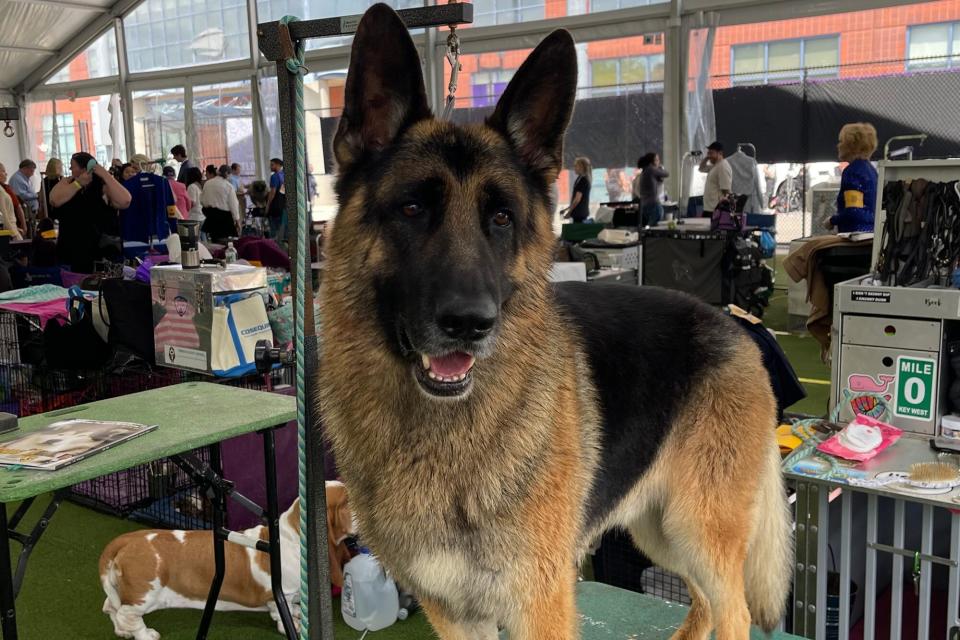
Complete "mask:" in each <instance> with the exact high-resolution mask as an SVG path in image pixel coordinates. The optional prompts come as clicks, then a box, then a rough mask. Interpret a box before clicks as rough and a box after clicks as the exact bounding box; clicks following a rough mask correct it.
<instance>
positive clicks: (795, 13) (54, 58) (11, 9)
mask: <svg viewBox="0 0 960 640" xmlns="http://www.w3.org/2000/svg"><path fill="white" fill-rule="evenodd" d="M142 1H143V0H0V16H3V18H2V20H0V90H12V91H14V92H15V93H17V94H22V93H26V92H28V91H30V90H31V89H32V88H33V87H35V86H36V84H37V83H38V82H42V80H43V79H44V78H45V77H48V76H49V75H50V73H52V72H53V71H55V70H56V69H57V68H59V67H60V66H62V65H63V64H66V63H67V62H68V61H69V60H70V59H71V58H72V57H73V56H75V55H77V54H78V53H79V52H80V51H82V50H83V48H84V47H85V46H87V45H88V44H89V43H90V42H92V41H93V40H94V39H95V38H96V37H97V36H99V35H100V34H101V33H102V32H103V31H104V30H105V29H106V28H108V27H109V24H110V22H111V20H112V19H113V18H115V17H121V16H123V15H125V14H126V13H127V12H129V11H130V10H131V9H133V8H134V7H135V6H136V5H137V4H139V3H140V2H142ZM249 1H251V2H253V1H254V0H249ZM918 1H919V2H923V1H927V0H817V1H816V2H796V1H795V0H668V1H665V2H662V3H654V4H652V5H645V6H638V7H634V8H631V9H623V10H619V11H609V12H603V13H597V14H590V15H584V16H571V17H567V18H563V19H560V20H543V21H534V22H525V23H522V24H515V25H503V26H497V27H483V28H478V29H471V30H468V31H464V32H463V35H462V38H463V41H464V48H465V50H468V49H471V50H472V49H474V48H477V47H478V46H479V47H482V48H483V49H484V50H491V47H499V48H518V47H522V46H533V44H535V43H536V42H537V41H539V39H540V38H541V37H542V36H543V33H545V30H549V29H552V28H554V27H555V26H564V27H566V28H568V29H571V30H573V31H575V32H577V33H576V35H578V36H579V37H580V38H581V39H597V38H601V37H604V38H612V37H619V36H622V35H629V34H630V33H638V32H642V30H641V31H638V29H641V27H644V28H646V27H650V28H654V27H656V28H662V26H663V22H664V21H668V20H669V21H673V20H676V19H677V17H678V16H686V17H688V18H689V19H691V21H692V23H697V22H701V21H703V20H704V16H705V15H706V16H708V17H707V18H706V22H708V23H712V24H739V23H749V22H760V21H764V20H777V19H785V18H796V17H804V16H812V15H824V14H831V13H840V12H845V11H857V10H861V9H869V8H878V7H882V6H891V5H898V4H912V3H915V2H918ZM710 14H714V18H713V19H710V18H709V15H710ZM644 21H652V22H650V24H649V25H648V24H646V22H644ZM605 30H606V31H605ZM648 30H649V29H648ZM528 32H529V33H528ZM608 32H609V33H608ZM525 38H526V39H525ZM526 40H529V41H530V42H527V41H526ZM480 41H484V44H483V45H481V44H480ZM174 73H176V72H174Z"/></svg>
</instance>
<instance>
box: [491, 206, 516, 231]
mask: <svg viewBox="0 0 960 640" xmlns="http://www.w3.org/2000/svg"><path fill="white" fill-rule="evenodd" d="M511 222H513V214H512V213H510V212H509V211H507V210H505V209H501V210H500V211H497V213H496V215H494V216H493V224H495V225H497V226H498V227H509V226H510V223H511Z"/></svg>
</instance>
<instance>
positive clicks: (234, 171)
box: [227, 162, 247, 216]
mask: <svg viewBox="0 0 960 640" xmlns="http://www.w3.org/2000/svg"><path fill="white" fill-rule="evenodd" d="M241 171H242V168H241V167H240V163H238V162H234V163H233V164H231V165H230V176H229V177H228V178H227V179H228V180H229V181H230V184H232V185H233V190H234V191H235V192H236V194H237V204H238V205H239V206H240V215H241V216H242V215H244V213H245V212H246V210H247V196H246V192H245V191H244V188H243V181H242V180H241V178H240V172H241Z"/></svg>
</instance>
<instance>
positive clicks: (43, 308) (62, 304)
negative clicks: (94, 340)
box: [0, 298, 70, 329]
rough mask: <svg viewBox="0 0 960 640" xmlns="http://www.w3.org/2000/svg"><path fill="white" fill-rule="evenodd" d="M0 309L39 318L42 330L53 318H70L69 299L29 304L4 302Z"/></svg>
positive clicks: (0, 304)
mask: <svg viewBox="0 0 960 640" xmlns="http://www.w3.org/2000/svg"><path fill="white" fill-rule="evenodd" d="M0 309H3V310H4V311H13V312H14V313H22V314H23V315H27V316H37V317H38V318H39V319H40V328H41V329H43V328H44V327H45V326H47V322H49V321H50V320H52V319H53V318H63V319H65V320H66V319H68V318H69V317H70V316H69V315H68V314H67V299H66V298H58V299H56V300H49V301H47V302H28V303H25V304H24V303H20V304H18V303H14V302H3V303H0Z"/></svg>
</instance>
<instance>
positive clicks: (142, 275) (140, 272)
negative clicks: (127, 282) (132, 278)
mask: <svg viewBox="0 0 960 640" xmlns="http://www.w3.org/2000/svg"><path fill="white" fill-rule="evenodd" d="M168 259H169V258H168V257H167V256H157V255H149V256H147V257H146V258H144V259H143V263H142V264H141V265H140V266H139V267H137V275H136V279H137V280H139V281H140V282H146V283H147V284H149V283H150V269H153V268H154V267H155V266H156V265H158V264H160V263H162V262H166V261H167V260H168Z"/></svg>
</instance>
